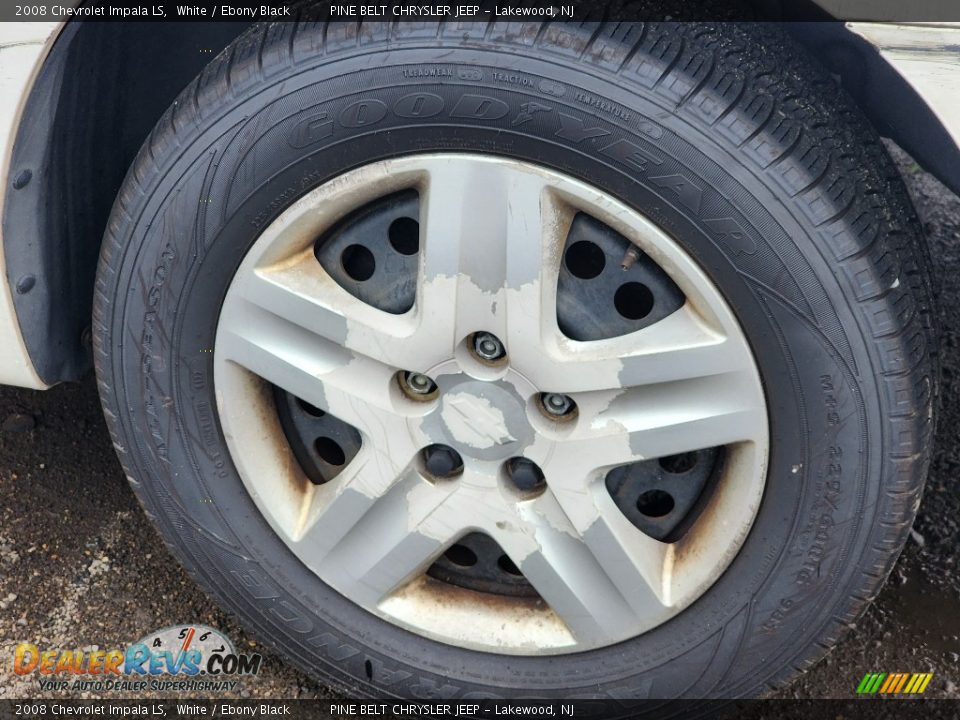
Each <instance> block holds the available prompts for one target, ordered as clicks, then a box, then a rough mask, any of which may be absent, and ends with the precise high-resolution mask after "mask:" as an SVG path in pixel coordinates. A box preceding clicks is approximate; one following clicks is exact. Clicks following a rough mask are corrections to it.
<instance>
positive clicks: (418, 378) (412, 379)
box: [407, 373, 434, 395]
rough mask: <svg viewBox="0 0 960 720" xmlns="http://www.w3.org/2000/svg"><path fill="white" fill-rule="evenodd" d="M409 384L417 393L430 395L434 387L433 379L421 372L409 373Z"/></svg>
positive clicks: (412, 390)
mask: <svg viewBox="0 0 960 720" xmlns="http://www.w3.org/2000/svg"><path fill="white" fill-rule="evenodd" d="M407 386H408V387H409V388H410V391H411V392H415V393H416V394H417V395H429V394H430V393H431V392H432V391H433V388H434V385H433V380H431V379H430V378H428V377H427V376H426V375H421V374H420V373H407Z"/></svg>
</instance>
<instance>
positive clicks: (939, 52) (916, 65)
mask: <svg viewBox="0 0 960 720" xmlns="http://www.w3.org/2000/svg"><path fill="white" fill-rule="evenodd" d="M847 27H848V28H850V30H851V31H852V32H854V33H856V34H857V35H859V36H860V37H862V38H863V39H865V40H866V41H867V42H869V43H870V44H871V45H873V46H874V47H876V48H877V50H878V51H879V52H880V56H881V57H882V58H883V59H884V60H886V61H887V62H888V63H889V64H890V65H891V66H893V67H894V68H895V69H896V71H897V72H898V73H900V76H901V77H903V79H904V80H906V81H907V83H909V84H910V86H911V87H912V88H913V89H914V90H915V91H916V93H917V94H918V95H919V96H920V97H922V98H923V100H924V102H926V103H927V105H928V106H929V108H930V109H931V110H932V111H933V114H934V115H936V116H937V119H939V120H940V122H941V124H942V125H943V127H944V128H946V130H947V132H948V133H950V137H952V138H953V142H954V143H955V144H956V145H957V147H960V52H958V51H957V47H958V46H960V23H937V24H930V25H926V24H923V25H921V24H913V23H909V24H898V23H860V22H855V23H847Z"/></svg>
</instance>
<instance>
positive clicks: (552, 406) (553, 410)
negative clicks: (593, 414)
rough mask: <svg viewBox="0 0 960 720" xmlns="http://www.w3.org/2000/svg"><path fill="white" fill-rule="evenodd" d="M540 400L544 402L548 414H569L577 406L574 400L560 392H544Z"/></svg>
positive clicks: (555, 415) (558, 415) (557, 415)
mask: <svg viewBox="0 0 960 720" xmlns="http://www.w3.org/2000/svg"><path fill="white" fill-rule="evenodd" d="M540 402H542V403H543V409H544V410H546V411H547V414H548V415H553V416H554V417H561V416H563V415H567V414H569V413H571V412H572V411H573V409H574V408H575V407H576V405H575V404H574V402H573V400H571V399H570V398H569V397H568V396H567V395H562V394H560V393H544V394H543V395H541V397H540Z"/></svg>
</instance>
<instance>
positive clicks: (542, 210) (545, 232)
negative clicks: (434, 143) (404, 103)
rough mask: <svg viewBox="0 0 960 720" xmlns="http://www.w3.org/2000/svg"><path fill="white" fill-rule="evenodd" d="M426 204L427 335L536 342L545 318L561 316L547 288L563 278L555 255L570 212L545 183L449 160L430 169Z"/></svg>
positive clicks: (421, 294) (421, 295)
mask: <svg viewBox="0 0 960 720" xmlns="http://www.w3.org/2000/svg"><path fill="white" fill-rule="evenodd" d="M422 202H423V209H422V210H421V214H422V220H423V223H422V225H423V228H424V242H423V260H422V270H421V275H420V287H419V290H418V301H417V302H418V307H419V312H420V314H421V316H422V322H421V328H420V332H423V333H424V335H425V336H429V337H430V338H432V339H431V342H432V343H436V342H437V338H438V337H440V338H442V339H443V340H442V343H443V344H444V345H448V344H450V345H452V344H454V343H456V342H458V341H459V340H460V339H462V338H463V337H465V336H467V335H469V334H470V333H472V332H476V331H478V330H486V331H488V332H492V333H494V334H495V335H497V336H498V337H500V338H503V339H504V340H505V341H506V343H507V345H508V347H509V346H511V344H512V343H511V341H512V340H517V341H518V342H517V343H515V345H516V346H517V347H518V348H519V347H520V346H521V345H527V344H529V342H524V343H520V342H519V341H520V340H521V339H526V340H527V341H529V338H530V337H536V335H538V334H539V333H540V325H541V315H542V314H543V313H547V314H552V315H555V312H556V311H555V309H554V308H555V305H554V302H555V299H554V297H553V292H550V293H544V292H542V288H543V287H544V281H543V278H544V277H554V276H555V275H556V273H555V272H553V273H551V267H552V266H553V265H555V264H556V262H557V261H556V260H553V259H551V258H554V257H555V256H556V255H557V252H558V250H557V249H556V248H557V247H558V244H562V240H563V239H562V233H561V229H562V226H563V216H564V212H565V211H564V209H563V206H562V204H560V203H558V202H557V201H556V199H555V198H554V197H553V196H552V195H551V194H550V193H549V192H548V191H547V188H546V184H545V182H544V180H543V179H542V178H541V177H540V176H539V175H534V174H529V175H520V174H518V173H513V172H510V171H509V170H507V169H505V168H503V167H502V165H501V164H499V163H495V162H491V163H478V164H475V165H471V166H469V167H466V168H465V167H463V166H462V165H461V164H458V163H456V162H454V161H444V160H441V161H437V162H434V163H433V164H431V166H430V170H429V175H428V181H427V187H426V189H425V190H424V197H423V201H422ZM544 301H546V302H544ZM531 333H533V334H532V335H531ZM511 357H512V358H513V361H514V362H516V358H515V357H514V356H513V355H512V356H511Z"/></svg>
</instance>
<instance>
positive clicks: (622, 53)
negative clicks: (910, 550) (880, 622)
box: [94, 22, 935, 698]
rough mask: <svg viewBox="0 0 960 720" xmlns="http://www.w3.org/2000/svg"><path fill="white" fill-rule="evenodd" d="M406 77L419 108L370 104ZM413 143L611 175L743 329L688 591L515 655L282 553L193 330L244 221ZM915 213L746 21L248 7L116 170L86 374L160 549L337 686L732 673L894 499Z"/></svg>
mask: <svg viewBox="0 0 960 720" xmlns="http://www.w3.org/2000/svg"><path fill="white" fill-rule="evenodd" d="M404 70H406V75H405V74H404ZM414 92H419V93H429V94H430V96H431V100H430V102H431V103H433V105H431V107H432V108H433V109H434V110H436V112H433V110H431V112H432V113H433V114H428V115H426V116H421V117H411V116H410V115H412V113H404V114H405V115H406V117H400V116H399V115H398V114H397V111H396V108H397V102H398V100H399V99H400V98H402V97H403V96H404V95H409V94H410V93H414ZM467 96H473V97H472V98H470V97H467ZM477 96H480V97H482V98H483V99H485V100H487V101H488V102H486V103H485V104H484V103H480V102H478V101H477V100H476V98H477ZM465 97H467V99H466V100H465V99H464V98H465ZM358 101H363V102H365V103H366V105H365V107H366V109H367V110H368V113H369V114H367V115H365V116H362V117H361V116H359V115H357V114H356V112H357V109H358V107H360V106H359V105H358V104H357V103H358ZM458 103H460V104H459V106H458ZM524 103H532V105H527V106H526V107H522V104H524ZM457 107H459V108H460V110H459V111H456V112H454V111H453V110H454V109H455V108H457ZM483 108H486V110H482V109H483ZM490 108H493V110H490ZM524 112H525V113H526V115H524V116H523V117H524V118H526V117H527V116H529V117H530V119H529V121H527V120H526V119H525V120H524V121H522V122H520V121H518V118H520V117H521V114H522V113H524ZM428 150H429V151H444V150H463V151H472V152H486V153H495V154H505V155H510V156H515V157H519V158H524V159H527V160H529V161H532V162H536V163H541V164H543V165H547V166H550V167H553V168H555V169H557V170H560V171H563V172H566V173H568V174H570V175H573V176H575V177H579V178H581V179H582V180H584V181H587V182H590V183H592V184H594V185H596V186H598V187H600V188H602V189H603V190H605V191H607V192H609V193H611V194H613V195H615V196H617V197H619V198H620V199H621V200H623V201H624V202H626V203H628V204H631V205H633V206H634V207H636V208H637V209H638V210H640V211H641V212H643V213H645V214H646V215H647V216H649V217H650V218H651V219H653V220H654V221H655V222H656V223H658V224H659V225H660V226H661V227H663V228H664V229H666V230H667V231H668V232H669V233H671V234H672V235H673V236H674V237H675V238H676V239H677V240H678V241H679V242H680V243H681V244H682V245H683V246H684V248H685V249H686V250H687V251H688V252H689V253H690V254H691V255H692V256H693V257H694V258H696V259H697V260H698V261H699V262H700V264H701V265H702V267H703V268H705V269H706V270H707V272H708V273H709V275H710V276H711V278H712V279H713V281H714V282H715V283H716V284H717V286H718V287H719V288H721V290H722V291H723V292H724V294H725V296H726V298H727V300H728V302H729V304H730V305H731V307H732V308H733V309H734V311H735V312H736V314H737V316H738V317H739V318H740V320H741V323H742V325H743V327H744V329H745V331H746V334H747V337H748V338H749V339H750V342H751V344H752V345H753V348H754V352H755V355H756V358H757V362H758V365H759V367H760V371H761V375H762V378H763V381H764V385H765V390H766V392H767V396H768V398H767V399H768V406H769V408H770V423H771V438H772V443H773V445H772V454H771V458H770V467H769V476H768V480H767V485H766V490H765V496H764V500H763V503H762V506H761V509H760V511H759V514H758V516H757V518H756V521H755V523H754V526H753V528H752V530H751V533H750V536H749V537H748V539H747V540H746V542H745V543H744V545H743V547H742V549H741V550H740V552H739V554H738V555H737V557H736V558H735V560H734V561H733V562H732V564H731V565H730V567H729V569H728V570H727V571H726V573H725V574H724V575H723V576H722V577H721V578H720V580H718V581H717V583H716V584H715V585H714V586H713V587H712V588H711V589H710V590H709V591H708V592H707V593H706V595H704V596H703V597H702V598H701V599H700V600H698V601H697V602H696V603H695V604H694V605H693V606H691V607H690V608H688V609H687V610H685V611H684V612H682V613H681V614H680V615H679V616H677V617H675V618H674V619H672V620H670V621H668V622H666V623H665V624H663V625H661V626H660V627H658V628H656V629H654V630H652V631H650V632H648V633H646V634H644V635H642V636H640V637H638V638H635V639H633V640H630V641H627V642H624V643H621V644H619V645H617V646H615V647H610V648H605V649H600V650H593V651H589V652H584V653H578V654H574V655H562V656H554V657H549V658H539V659H538V658H532V657H508V656H495V655H492V654H485V653H478V652H473V651H466V650H461V649H457V648H454V647H450V646H447V645H443V644H440V643H436V642H432V641H429V640H426V639H424V638H422V637H419V636H415V635H413V634H411V633H408V632H406V631H404V630H401V629H399V628H397V627H395V626H393V625H391V624H389V623H386V622H384V621H382V620H380V619H377V618H375V617H373V616H372V615H369V614H367V613H366V612H365V611H363V610H361V609H359V608H357V607H355V606H352V605H351V604H350V603H349V602H348V601H347V600H345V599H344V598H343V597H341V596H339V595H338V594H337V593H335V592H334V591H332V590H331V589H330V588H329V587H327V586H325V585H324V584H323V583H322V582H321V581H320V580H319V579H318V578H316V577H315V576H314V575H312V574H311V573H310V572H309V571H308V570H307V569H306V568H305V567H303V566H302V565H301V564H300V563H299V562H298V561H297V560H296V559H295V558H294V556H293V555H292V554H291V553H290V551H289V550H288V549H287V548H286V546H285V545H284V544H283V543H282V542H281V541H280V540H279V538H278V537H276V536H275V535H274V533H273V532H272V531H271V530H270V528H269V527H268V525H267V523H266V521H265V520H263V518H262V516H261V515H260V514H259V513H258V512H257V510H256V508H255V507H254V505H253V503H252V501H251V500H250V498H249V497H248V495H247V494H246V492H245V491H244V489H243V486H242V484H241V481H240V479H239V477H238V476H237V473H236V471H235V470H234V469H233V466H232V464H231V462H230V460H229V454H228V451H227V448H226V445H225V443H224V440H223V437H222V436H221V434H220V429H219V425H218V424H217V422H216V420H215V418H214V417H213V415H214V414H215V413H214V411H213V410H212V408H215V407H216V402H215V399H214V395H213V387H212V359H211V354H210V353H209V352H208V351H209V349H210V348H211V347H212V345H213V337H214V330H215V327H216V322H217V314H218V308H219V306H220V302H221V300H222V298H223V296H224V293H225V290H226V287H227V285H228V283H229V282H230V280H231V277H232V275H233V272H234V270H235V268H236V267H237V265H238V263H239V262H240V260H241V258H242V257H243V255H244V252H245V251H246V249H247V248H248V247H249V246H250V245H251V244H252V243H253V242H254V240H255V238H256V237H257V233H258V231H259V230H260V229H261V228H263V227H264V226H265V224H266V223H268V222H269V221H270V220H271V219H272V218H273V217H275V216H276V215H277V214H278V213H279V212H280V211H281V210H282V209H283V208H284V207H286V206H288V205H289V204H290V203H291V202H292V201H293V200H295V199H296V198H297V197H298V196H299V195H301V194H302V193H304V192H306V191H307V190H309V189H311V188H313V187H315V186H317V185H319V184H320V183H322V182H324V181H325V180H327V179H329V178H331V177H334V176H336V175H338V174H340V173H342V172H344V171H346V170H347V169H350V168H352V167H356V166H358V165H361V164H363V163H366V162H371V161H374V160H377V159H382V158H386V157H391V156H396V155H400V154H406V153H412V152H416V151H428ZM254 156H255V160H254V159H253V158H254ZM654 168H655V170H656V171H655V172H654V171H653V170H654ZM652 178H653V179H652ZM921 243H922V240H921V238H920V237H919V235H918V231H917V222H916V219H915V216H914V214H913V210H912V208H911V206H910V204H909V201H908V200H907V198H906V195H905V192H904V189H903V187H902V185H901V183H900V181H899V179H898V178H897V177H896V176H895V173H893V172H891V163H890V160H889V158H888V157H887V156H886V153H885V150H884V149H883V147H882V146H881V145H880V144H879V140H878V138H877V136H876V134H875V132H874V131H873V129H872V128H871V127H870V126H869V125H868V124H867V122H866V121H865V120H864V119H863V118H862V117H861V116H860V115H859V113H858V112H857V111H856V110H855V109H854V108H853V107H852V105H850V104H849V102H848V101H847V99H846V98H845V96H844V95H843V93H842V92H841V91H840V90H839V89H838V88H837V87H836V86H835V85H834V84H833V82H832V81H831V80H829V78H827V77H826V76H825V74H824V72H823V71H822V70H821V69H819V68H818V67H817V66H816V65H815V64H814V63H812V62H811V61H809V60H808V59H806V58H805V57H804V54H803V51H802V50H801V49H800V48H799V47H798V46H797V45H796V44H795V43H793V42H792V41H791V40H790V38H789V37H787V36H786V35H784V34H782V33H781V32H780V31H778V30H776V29H773V28H771V27H768V26H747V25H737V24H729V23H728V24H719V25H703V24H693V23H691V24H662V25H658V24H647V25H631V24H609V25H600V26H596V27H593V26H591V27H581V26H578V25H572V24H571V25H562V24H555V25H547V26H539V25H535V24H519V23H518V24H505V25H491V26H486V25H484V24H482V23H472V24H468V25H465V26H461V27H456V28H455V27H453V26H449V27H447V26H444V27H438V26H436V25H428V26H418V25H414V24H399V25H389V24H386V23H384V24H378V25H364V26H363V27H362V28H360V32H359V33H358V29H357V27H356V26H353V25H348V24H343V23H337V24H331V25H324V24H323V23H310V22H304V23H298V24H293V23H287V24H272V25H263V26H258V27H255V28H253V29H252V31H251V32H249V33H247V34H246V35H244V36H243V37H241V38H240V39H238V40H237V41H236V42H234V43H233V44H232V45H231V46H230V47H229V48H228V49H227V50H225V51H224V53H222V54H221V55H220V56H219V57H217V58H216V59H215V60H214V61H213V62H212V63H211V64H210V65H209V66H208V67H207V68H206V70H205V71H204V72H203V73H202V75H201V76H200V77H199V78H197V80H196V81H194V83H193V84H192V85H191V86H189V87H188V88H187V89H186V90H185V91H184V93H183V94H182V95H181V97H180V99H179V100H178V101H177V102H176V103H174V105H173V106H172V107H171V108H170V110H169V111H168V112H167V113H166V114H165V115H164V117H163V118H162V120H161V121H160V123H159V124H158V125H157V127H156V129H155V130H154V132H153V133H152V135H151V137H150V138H149V140H148V141H147V143H146V144H145V146H144V148H143V149H142V151H141V152H140V155H139V157H138V158H137V160H136V162H135V164H134V166H133V168H132V170H131V171H130V173H129V175H128V177H127V179H126V182H125V184H124V186H123V188H122V190H121V192H120V194H119V196H118V199H117V202H116V205H115V207H114V210H113V215H112V217H111V219H110V222H109V227H108V230H107V233H106V237H105V240H104V246H103V255H102V259H101V263H100V269H99V276H98V279H97V287H96V303H95V309H94V318H95V349H96V361H97V371H98V378H99V383H100V391H101V395H102V398H103V404H104V407H105V410H106V414H107V418H108V420H109V424H110V428H111V431H112V433H113V437H114V441H115V444H116V447H117V451H118V453H119V456H120V459H121V461H122V463H123V466H124V468H125V470H126V472H127V474H128V476H129V477H130V478H131V482H132V483H133V486H134V488H135V490H136V492H137V495H138V496H139V498H140V499H141V501H142V503H143V505H144V507H145V508H146V510H147V512H148V513H149V514H150V516H151V518H152V519H153V521H154V522H155V523H156V525H157V527H158V528H159V530H160V533H161V535H162V536H163V537H164V539H165V540H166V542H167V543H168V544H169V546H170V547H171V550H172V551H173V552H174V553H175V554H176V555H177V556H178V557H179V558H180V559H181V561H182V562H183V563H184V564H185V565H186V566H187V568H188V569H190V571H191V572H192V573H193V574H194V576H195V577H196V578H197V580H198V582H200V583H201V585H203V587H204V588H206V589H207V590H208V592H210V593H211V594H212V595H214V596H215V597H216V598H218V599H219V600H220V602H222V603H223V605H224V606H226V607H227V608H229V609H231V610H232V611H234V612H235V613H237V614H238V615H239V616H240V617H241V619H242V620H243V621H244V622H245V623H246V624H248V625H249V626H250V627H251V628H253V629H254V630H255V631H256V633H257V634H258V635H259V636H260V637H262V638H263V639H264V640H266V641H268V642H270V643H272V644H274V645H275V646H276V647H277V648H279V649H280V650H281V652H283V653H284V654H285V655H287V656H288V657H289V658H290V659H291V660H292V661H293V662H295V663H296V664H297V665H299V666H300V667H302V668H304V669H305V670H307V671H308V672H310V673H311V674H313V675H315V676H317V677H319V678H322V679H323V680H325V681H327V682H330V683H331V684H333V685H335V686H337V687H341V688H347V689H349V691H350V692H351V693H353V694H363V695H367V694H371V695H396V696H400V697H444V698H454V697H461V696H465V695H467V694H468V693H486V694H489V695H491V696H515V695H520V694H524V695H528V696H529V695H533V694H535V695H537V696H543V697H575V696H587V695H590V696H601V697H606V696H623V697H630V698H638V697H648V696H649V697H676V696H683V697H689V698H698V697H720V696H723V697H729V696H755V695H758V694H762V693H764V692H765V691H766V690H768V689H769V688H771V687H775V686H777V685H779V684H781V683H783V682H784V681H786V680H787V679H788V678H790V677H791V676H792V675H794V674H795V673H796V672H797V671H800V670H803V669H805V668H807V667H809V666H810V665H811V664H813V663H814V662H816V660H817V659H818V658H820V657H821V656H822V655H823V653H824V651H825V650H826V649H828V648H829V647H830V646H831V645H833V644H834V643H835V642H836V641H837V640H838V638H839V637H840V636H841V635H842V634H843V632H844V630H845V629H846V628H847V627H848V626H849V625H850V624H851V623H852V622H853V621H854V620H855V619H856V618H857V616H858V615H859V614H860V613H861V612H862V611H863V610H864V608H865V607H866V605H867V604H868V603H869V602H870V601H871V599H872V598H873V597H874V596H875V595H876V594H877V592H878V591H879V589H880V587H881V585H882V584H883V582H884V580H885V578H886V577H887V575H888V573H889V572H890V570H891V568H892V566H893V563H894V561H895V560H896V558H897V555H898V554H899V552H900V549H901V548H902V546H903V543H904V541H905V539H906V537H907V534H908V531H909V529H910V525H911V522H912V521H913V518H914V514H915V512H916V509H917V506H918V504H919V500H920V495H921V491H922V486H923V481H924V477H925V474H926V470H927V465H928V461H929V458H930V452H931V439H932V430H933V406H932V398H933V384H934V382H935V380H934V378H935V369H934V362H933V359H932V357H933V355H932V348H933V338H932V309H931V300H930V297H929V290H928V288H929V278H928V276H927V273H928V272H929V267H928V264H927V263H926V261H925V260H923V259H922V258H923V257H924V256H923V249H922V245H921Z"/></svg>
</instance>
